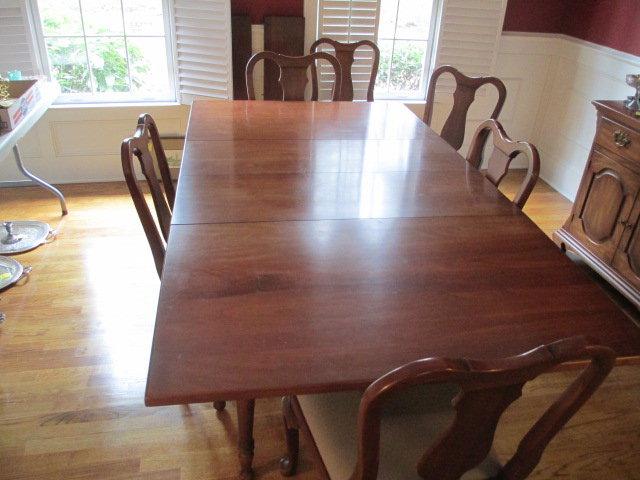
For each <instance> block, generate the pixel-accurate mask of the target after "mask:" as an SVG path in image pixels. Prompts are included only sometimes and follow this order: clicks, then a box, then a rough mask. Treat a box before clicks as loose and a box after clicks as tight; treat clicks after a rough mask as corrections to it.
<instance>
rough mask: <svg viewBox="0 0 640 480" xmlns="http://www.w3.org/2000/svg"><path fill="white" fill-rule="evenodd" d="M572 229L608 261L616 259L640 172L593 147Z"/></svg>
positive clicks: (587, 246)
mask: <svg viewBox="0 0 640 480" xmlns="http://www.w3.org/2000/svg"><path fill="white" fill-rule="evenodd" d="M584 175H585V177H586V178H583V181H582V182H581V184H580V185H581V186H580V190H579V191H578V195H577V198H576V206H577V207H576V208H575V210H574V212H575V213H574V215H573V217H572V218H571V219H570V221H569V225H568V230H569V231H570V232H571V233H572V235H573V236H574V237H576V238H577V239H578V240H579V241H580V243H582V244H583V245H584V246H585V247H586V248H587V249H589V250H590V251H591V252H593V253H594V254H595V255H596V256H598V257H599V258H601V259H602V260H604V261H605V262H607V263H611V262H612V261H613V257H614V255H615V251H616V249H617V248H618V244H619V243H620V239H621V237H622V234H623V233H624V231H625V225H626V221H627V220H628V218H629V215H630V214H631V208H632V206H633V203H634V202H635V199H636V196H637V194H638V190H639V189H640V175H638V174H636V173H635V172H633V171H631V170H629V169H628V168H626V167H624V166H622V165H621V164H620V163H619V162H618V161H616V160H615V159H614V158H611V157H609V156H607V155H605V154H604V153H602V152H599V151H598V150H593V152H592V154H591V158H590V160H589V165H587V168H586V170H585V173H584Z"/></svg>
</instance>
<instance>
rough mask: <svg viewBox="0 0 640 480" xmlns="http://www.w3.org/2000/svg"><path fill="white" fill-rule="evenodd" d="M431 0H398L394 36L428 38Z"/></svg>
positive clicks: (412, 38) (410, 38) (413, 38)
mask: <svg viewBox="0 0 640 480" xmlns="http://www.w3.org/2000/svg"><path fill="white" fill-rule="evenodd" d="M432 7H433V2H432V1H425V0H400V8H399V10H398V28H397V29H396V38H404V39H409V40H428V39H429V27H430V25H431V9H432Z"/></svg>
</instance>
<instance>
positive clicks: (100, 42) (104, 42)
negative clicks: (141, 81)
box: [87, 37, 129, 92]
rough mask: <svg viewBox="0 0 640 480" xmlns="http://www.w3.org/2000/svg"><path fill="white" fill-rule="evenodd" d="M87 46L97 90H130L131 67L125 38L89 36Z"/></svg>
mask: <svg viewBox="0 0 640 480" xmlns="http://www.w3.org/2000/svg"><path fill="white" fill-rule="evenodd" d="M87 46H88V48H89V62H90V63H91V74H92V75H93V83H94V87H95V89H96V92H128V91H129V69H128V67H127V56H126V54H125V48H124V38H123V37H115V38H113V37H111V38H109V37H105V38H88V39H87Z"/></svg>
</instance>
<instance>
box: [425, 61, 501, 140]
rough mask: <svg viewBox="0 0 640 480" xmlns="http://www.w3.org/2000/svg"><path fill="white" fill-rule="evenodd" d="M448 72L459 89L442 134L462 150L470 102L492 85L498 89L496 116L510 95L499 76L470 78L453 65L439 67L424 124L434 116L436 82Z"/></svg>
mask: <svg viewBox="0 0 640 480" xmlns="http://www.w3.org/2000/svg"><path fill="white" fill-rule="evenodd" d="M445 73H450V74H451V75H453V78H454V79H455V81H456V89H455V91H454V92H453V107H452V108H451V112H450V113H449V116H448V117H447V120H446V121H445V122H444V125H443V127H442V131H441V132H440V136H441V137H442V138H443V139H444V140H445V141H446V142H447V143H448V144H449V145H451V146H452V147H453V148H455V149H456V150H459V149H460V147H462V144H463V143H464V133H465V128H466V123H467V113H468V112H469V108H470V107H471V104H472V103H473V101H474V100H475V97H476V92H477V91H478V89H480V88H481V87H482V86H484V85H493V86H494V87H495V88H496V90H498V100H497V102H496V106H495V108H494V109H493V112H491V116H490V117H489V118H492V119H496V118H498V115H500V112H501V111H502V107H503V106H504V102H505V100H506V98H507V87H505V86H504V83H502V80H500V79H499V78H496V77H467V76H466V75H465V74H463V73H462V72H460V70H458V69H457V68H455V67H452V66H451V65H443V66H441V67H438V68H436V69H435V70H434V71H433V73H432V74H431V79H430V80H429V89H428V92H427V104H426V106H425V110H424V117H423V120H424V123H426V124H427V125H429V126H431V120H432V117H433V107H434V102H435V96H436V85H437V83H438V79H439V78H440V76H442V75H443V74H445Z"/></svg>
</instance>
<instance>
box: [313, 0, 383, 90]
mask: <svg viewBox="0 0 640 480" xmlns="http://www.w3.org/2000/svg"><path fill="white" fill-rule="evenodd" d="M379 13H380V1H379V0H318V35H317V38H322V37H327V38H331V39H333V40H336V41H338V42H358V41H360V40H371V41H373V42H375V41H376V36H377V30H378V16H379ZM324 51H326V52H328V53H332V52H333V49H332V48H330V47H326V46H325V50H324ZM372 66H373V52H372V51H371V49H369V48H367V47H362V48H359V49H358V50H357V51H356V57H355V62H354V64H353V68H352V73H353V97H354V100H366V98H367V88H368V86H369V78H370V75H371V68H372ZM318 75H319V77H320V82H319V88H320V99H321V100H328V99H330V98H331V92H332V88H333V82H334V75H333V69H332V68H331V66H330V65H329V64H327V63H326V62H321V63H320V66H319V68H318Z"/></svg>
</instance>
